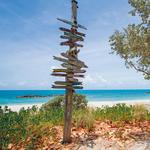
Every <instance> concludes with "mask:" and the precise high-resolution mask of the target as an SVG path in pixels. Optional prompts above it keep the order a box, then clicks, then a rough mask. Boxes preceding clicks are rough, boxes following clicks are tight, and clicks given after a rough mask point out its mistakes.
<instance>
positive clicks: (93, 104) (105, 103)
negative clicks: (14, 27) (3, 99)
mask: <svg viewBox="0 0 150 150" xmlns="http://www.w3.org/2000/svg"><path fill="white" fill-rule="evenodd" d="M118 103H125V104H127V105H141V104H142V105H145V106H146V108H148V109H150V100H142V101H140V100H136V101H133V100H132V101H129V100H128V101H93V102H92V101H90V102H88V106H89V107H102V106H113V105H116V104H118ZM42 104H44V103H39V104H21V105H18V104H17V105H7V106H8V107H9V108H10V109H11V110H12V111H19V110H20V109H21V108H23V107H24V108H25V109H27V108H31V107H32V106H34V105H35V106H36V107H38V108H40V107H41V106H42ZM2 107H4V106H2Z"/></svg>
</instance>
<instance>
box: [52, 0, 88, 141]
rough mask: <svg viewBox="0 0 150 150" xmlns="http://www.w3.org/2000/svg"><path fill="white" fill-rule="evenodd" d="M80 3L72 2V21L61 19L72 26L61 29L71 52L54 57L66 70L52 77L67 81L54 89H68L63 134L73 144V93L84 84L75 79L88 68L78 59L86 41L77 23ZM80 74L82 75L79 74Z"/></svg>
mask: <svg viewBox="0 0 150 150" xmlns="http://www.w3.org/2000/svg"><path fill="white" fill-rule="evenodd" d="M77 4H78V2H77V1H76V0H72V19H71V21H67V20H65V19H59V18H58V20H59V21H61V22H63V23H66V24H68V25H71V29H66V28H60V30H61V31H63V32H64V35H62V36H61V38H62V39H67V40H68V41H65V42H61V44H60V45H62V46H69V50H68V51H67V52H66V53H61V56H63V57H64V58H62V57H56V56H54V59H55V60H58V61H61V62H63V64H62V65H61V66H62V67H64V68H65V69H54V70H53V73H52V75H54V76H60V77H65V81H57V82H55V85H53V86H52V88H56V89H66V96H65V113H64V132H63V143H70V142H71V123H72V105H73V101H72V98H73V93H74V92H75V89H82V88H83V87H82V86H81V85H82V83H81V82H79V81H78V79H76V78H75V77H77V78H78V77H79V78H80V77H84V75H81V73H85V72H86V71H85V70H81V69H82V68H87V66H86V65H85V64H84V62H82V61H81V60H79V59H78V53H79V52H80V50H78V47H83V45H81V44H78V43H77V42H81V41H84V38H83V37H85V34H84V33H80V32H78V31H77V29H78V28H82V29H86V28H85V27H84V26H82V25H80V24H78V22H77V8H78V6H77ZM78 73H80V74H78Z"/></svg>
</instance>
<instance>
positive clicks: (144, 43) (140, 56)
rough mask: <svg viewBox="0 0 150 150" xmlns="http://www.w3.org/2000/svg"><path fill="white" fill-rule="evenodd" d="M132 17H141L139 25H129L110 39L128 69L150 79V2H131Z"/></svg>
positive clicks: (149, 0) (141, 0) (112, 47)
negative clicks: (132, 69)
mask: <svg viewBox="0 0 150 150" xmlns="http://www.w3.org/2000/svg"><path fill="white" fill-rule="evenodd" d="M129 4H130V5H131V6H132V7H133V10H132V11H130V12H129V13H130V14H131V15H132V16H139V17H140V23H139V24H129V25H128V27H127V28H125V29H123V31H122V32H120V31H116V32H115V33H114V34H113V35H112V36H111V37H110V40H109V41H110V45H111V49H112V53H113V54H117V55H119V56H120V57H121V58H122V59H124V60H125V65H126V67H127V68H134V69H135V70H136V71H138V72H142V73H143V75H144V77H145V79H150V0H129Z"/></svg>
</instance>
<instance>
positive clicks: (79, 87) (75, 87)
mask: <svg viewBox="0 0 150 150" xmlns="http://www.w3.org/2000/svg"><path fill="white" fill-rule="evenodd" d="M73 88H74V89H83V86H73Z"/></svg>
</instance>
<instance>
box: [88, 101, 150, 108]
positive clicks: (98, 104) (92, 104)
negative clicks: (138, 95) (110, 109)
mask: <svg viewBox="0 0 150 150" xmlns="http://www.w3.org/2000/svg"><path fill="white" fill-rule="evenodd" d="M118 103H125V104H127V105H139V104H143V105H145V106H146V107H148V108H150V100H142V101H141V100H134V101H133V100H131V101H130V100H128V101H101V102H99V101H94V102H88V105H89V106H90V107H102V106H106V105H108V106H113V105H116V104H118Z"/></svg>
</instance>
